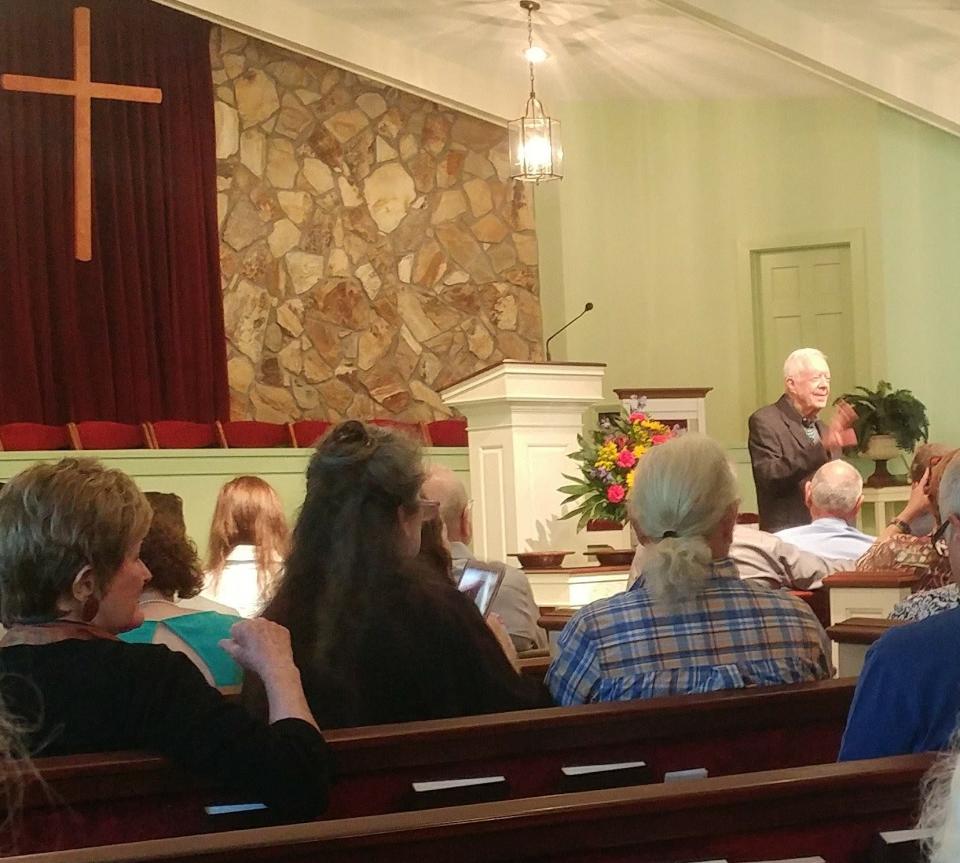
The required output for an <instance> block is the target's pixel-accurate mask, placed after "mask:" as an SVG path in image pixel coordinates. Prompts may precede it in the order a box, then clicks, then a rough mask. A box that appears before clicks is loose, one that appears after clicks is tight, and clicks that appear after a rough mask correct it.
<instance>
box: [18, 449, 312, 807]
mask: <svg viewBox="0 0 960 863" xmlns="http://www.w3.org/2000/svg"><path fill="white" fill-rule="evenodd" d="M150 519H151V512H150V506H149V504H148V503H147V501H146V499H145V498H144V496H143V494H142V493H141V492H140V490H139V489H138V488H137V487H136V485H135V484H134V482H133V480H131V479H130V478H129V477H128V476H126V475H125V474H123V473H121V472H120V471H116V470H107V469H105V468H103V467H102V466H101V465H99V464H98V463H97V462H96V461H93V460H91V459H64V460H63V461H61V462H59V463H57V464H38V465H35V466H33V467H31V468H28V469H27V470H25V471H23V472H22V473H20V474H19V475H18V476H16V477H14V478H13V479H12V480H10V482H8V483H7V485H6V487H5V488H4V489H3V491H2V492H0V613H2V617H3V622H4V624H5V625H6V626H7V627H8V632H7V634H6V636H5V637H4V639H3V641H2V642H0V696H2V699H3V701H4V703H5V704H6V705H7V707H8V708H9V710H10V712H11V714H12V715H14V716H16V717H18V718H19V720H20V722H21V724H22V727H24V728H26V729H28V731H29V745H30V748H31V750H32V752H33V754H43V755H69V754H75V753H81V752H103V751H109V750H120V749H147V750H150V751H153V752H157V753H159V754H162V755H165V756H167V757H168V758H170V759H171V760H172V761H174V762H175V763H177V764H179V765H181V766H183V767H185V768H187V769H189V770H192V771H194V772H196V773H199V774H203V775H206V776H208V777H211V778H214V779H216V780H218V781H220V782H222V783H225V784H227V785H229V786H231V787H235V788H237V789H239V790H243V791H245V792H247V793H250V794H251V795H255V798H254V799H258V800H262V801H263V802H265V803H267V804H268V805H271V806H275V807H277V808H281V809H284V810H288V811H289V812H290V813H291V814H296V815H298V816H300V815H302V816H309V815H312V814H315V813H317V812H319V811H320V810H321V809H322V808H323V806H324V804H325V800H326V795H327V787H328V781H329V763H328V756H327V751H326V745H325V743H324V740H323V737H322V736H321V734H320V732H319V731H318V729H317V725H316V722H315V721H314V719H313V717H312V716H311V714H310V711H309V709H308V707H307V704H306V700H305V698H304V695H303V689H302V688H301V685H300V676H299V673H298V672H297V668H296V666H295V665H294V664H293V659H292V655H291V652H290V641H289V634H288V633H287V632H286V631H285V630H284V629H283V627H281V626H278V625H277V624H274V623H270V622H269V621H266V620H244V621H240V622H239V623H237V624H235V625H234V627H233V630H232V633H231V639H230V640H229V641H227V642H225V643H224V646H225V649H226V650H227V651H228V652H229V653H230V655H231V656H232V657H233V658H234V659H235V660H236V661H237V662H238V663H239V664H240V665H242V666H244V667H245V668H248V669H255V670H256V673H257V674H259V675H260V676H261V677H262V678H263V679H264V680H265V686H266V693H267V700H268V702H269V721H270V723H271V724H270V725H267V724H265V723H263V722H260V721H258V720H255V719H254V718H253V717H251V716H250V715H249V714H248V713H247V712H246V711H245V710H244V709H243V708H242V707H241V706H240V705H238V704H231V703H229V702H227V701H225V700H224V698H223V696H222V695H221V694H220V693H219V692H218V691H217V690H216V689H214V688H213V687H211V686H209V685H208V684H207V682H206V681H205V680H204V678H203V675H202V674H201V673H200V671H199V670H198V669H197V668H196V666H195V665H194V664H193V663H192V662H190V660H189V659H187V657H186V656H184V655H183V654H182V653H175V652H173V651H171V650H169V649H168V648H166V647H164V646H162V645H158V644H125V643H124V642H122V641H120V640H119V639H118V638H117V635H118V634H119V633H120V632H125V631H127V630H130V629H133V628H134V627H136V626H138V625H139V624H140V623H141V622H142V621H143V612H142V611H141V609H140V607H139V606H138V600H139V599H140V594H141V592H142V590H143V588H144V586H145V585H146V584H147V583H148V582H149V580H150V573H149V572H148V571H147V569H146V567H144V565H143V564H142V563H141V562H140V559H139V554H140V543H141V542H142V540H143V538H144V536H145V535H146V533H147V528H148V527H149V525H150Z"/></svg>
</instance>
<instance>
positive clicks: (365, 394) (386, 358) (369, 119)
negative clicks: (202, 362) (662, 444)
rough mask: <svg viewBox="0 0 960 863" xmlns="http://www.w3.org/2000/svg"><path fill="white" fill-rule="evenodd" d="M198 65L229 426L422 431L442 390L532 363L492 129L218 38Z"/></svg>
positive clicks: (533, 257) (523, 286)
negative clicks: (365, 423) (207, 115)
mask: <svg viewBox="0 0 960 863" xmlns="http://www.w3.org/2000/svg"><path fill="white" fill-rule="evenodd" d="M211 59H212V65H213V79H214V84H215V87H216V97H217V101H216V124H217V159H218V162H217V172H218V177H217V189H218V192H219V194H218V204H219V220H220V240H221V242H220V260H221V268H222V273H223V276H222V278H223V291H224V312H225V319H226V329H227V339H228V362H229V376H230V393H231V412H232V414H233V417H234V418H235V419H262V420H268V421H273V422H278V421H286V420H290V419H297V418H301V417H311V418H314V417H315V418H326V419H339V418H342V417H346V416H351V417H361V418H363V417H367V418H369V417H374V416H392V417H397V418H400V419H408V420H430V419H435V418H438V417H441V416H444V415H446V414H448V413H449V411H448V409H447V408H446V407H445V406H444V405H443V404H442V402H441V401H440V399H439V397H438V396H437V391H438V390H439V389H441V388H442V387H443V386H445V385H446V384H448V383H450V382H452V381H454V380H456V379H457V378H460V377H463V376H465V375H468V374H469V373H470V372H472V371H475V370H477V369H480V368H482V367H484V366H486V365H489V364H491V363H494V362H497V361H498V360H500V359H503V358H505V357H508V358H514V359H540V358H541V356H542V347H541V338H542V334H541V322H540V301H539V283H538V275H537V240H536V235H535V233H534V223H533V213H532V196H531V195H530V192H529V189H527V188H526V187H525V186H524V185H523V184H520V183H516V184H513V183H512V182H511V181H510V180H508V179H507V164H506V130H505V129H503V128H500V127H498V126H494V125H492V124H489V123H485V122H482V121H480V120H477V119H475V118H472V117H469V116H467V115H464V114H460V113H458V112H456V111H452V110H448V109H446V108H441V107H438V106H437V105H435V104H433V103H431V102H428V101H426V100H424V99H422V98H419V97H417V96H413V95H411V94H409V93H404V92H402V91H400V90H397V89H394V88H391V87H386V86H384V85H381V84H378V83H375V82H373V81H368V80H366V79H363V78H360V77H357V76H356V75H353V74H351V73H348V72H344V71H342V70H340V69H337V68H335V67H333V66H329V65H326V64H324V63H321V62H318V61H315V60H311V59H307V58H304V57H301V56H299V55H297V54H294V53H291V52H289V51H285V50H282V49H279V48H276V47H274V46H271V45H268V44H266V43H264V42H260V41H258V40H255V39H252V38H248V37H246V36H243V35H241V34H239V33H236V32H234V31H231V30H227V29H221V28H214V29H213V32H212V36H211Z"/></svg>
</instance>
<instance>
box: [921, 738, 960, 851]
mask: <svg viewBox="0 0 960 863" xmlns="http://www.w3.org/2000/svg"><path fill="white" fill-rule="evenodd" d="M956 746H957V735H956V733H955V734H954V736H953V739H952V741H951V749H952V752H951V753H950V754H946V755H943V756H942V757H941V758H940V759H938V760H937V762H936V763H935V764H934V765H933V767H931V768H930V770H929V772H928V773H927V775H926V776H925V777H924V779H923V784H922V786H921V788H922V794H921V798H922V800H923V811H922V812H921V813H920V820H919V824H918V827H919V828H920V829H921V830H926V831H930V833H931V836H930V838H929V839H924V840H923V850H924V851H925V852H926V854H927V855H929V857H925V858H924V859H929V863H956V861H957V860H960V764H958V762H957V755H956Z"/></svg>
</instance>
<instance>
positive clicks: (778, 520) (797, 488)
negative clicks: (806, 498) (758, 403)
mask: <svg viewBox="0 0 960 863" xmlns="http://www.w3.org/2000/svg"><path fill="white" fill-rule="evenodd" d="M749 428H750V436H749V438H748V443H747V445H748V446H749V448H750V462H751V464H752V465H753V481H754V484H755V485H756V487H757V508H758V510H759V513H760V529H761V530H765V531H768V532H770V533H774V532H776V531H778V530H783V529H784V528H787V527H796V526H797V525H799V524H810V513H809V512H808V511H807V507H806V505H805V504H804V502H803V483H804V480H807V479H809V478H810V476H812V475H813V474H814V473H815V472H816V471H817V469H818V468H819V467H820V466H821V465H823V464H826V463H827V462H828V461H830V460H831V459H833V458H839V456H840V453H839V452H830V453H828V452H827V451H826V450H825V449H824V448H823V446H822V445H821V444H819V443H812V442H811V441H810V439H809V438H808V437H807V435H806V433H805V432H804V430H803V424H802V422H801V421H800V414H798V413H797V411H796V409H795V408H794V407H793V405H792V404H791V403H790V399H788V398H787V396H786V395H782V396H780V398H779V399H778V400H777V401H776V402H775V403H774V404H772V405H767V406H766V407H762V408H760V410H758V411H756V412H755V413H754V414H753V415H752V416H751V417H750V421H749ZM817 431H818V432H819V433H820V436H821V437H822V436H823V434H824V432H825V431H826V426H824V424H823V423H822V422H820V421H819V420H818V421H817Z"/></svg>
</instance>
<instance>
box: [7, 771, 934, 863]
mask: <svg viewBox="0 0 960 863" xmlns="http://www.w3.org/2000/svg"><path fill="white" fill-rule="evenodd" d="M932 760H933V756H931V755H908V756H898V757H895V758H883V759H877V760H874V761H860V762H847V763H845V764H830V765H819V766H815V767H800V768H792V769H788V770H777V771H768V772H761V773H754V774H746V775H738V776H730V777H721V778H714V779H704V780H695V781H690V782H682V783H673V784H668V785H647V786H634V787H631V788H625V789H616V790H613V791H591V792H584V793H578V794H568V795H563V796H553V797H537V798H530V799H525V800H510V801H504V802H498V803H482V804H475V805H472V806H457V807H449V808H446V809H432V810H429V811H426V812H419V813H402V814H390V815H378V816H373V817H369V818H349V819H343V820H339V821H328V822H313V823H308V824H299V825H291V826H284V827H269V828H260V829H252V830H242V831H230V832H225V833H219V834H216V835H212V836H202V837H190V838H177V839H165V840H156V841H151V842H142V843H135V844H131V845H118V846H113V847H111V848H103V847H101V848H88V849H81V850H75V851H70V852H65V853H64V852H58V853H54V854H45V855H38V856H36V857H19V858H13V859H12V860H11V863H68V861H69V863H154V861H161V860H162V861H165V863H226V861H230V863H267V861H269V863H307V861H319V860H322V861H324V863H346V861H356V860H363V861H365V863H388V861H389V863H395V861H398V860H416V861H418V863H440V861H444V863H445V861H450V860H457V861H462V863H480V861H487V863H497V861H538V863H543V861H558V863H560V861H562V863H587V861H591V863H592V861H598V860H603V861H624V863H626V861H632V863H654V861H661V863H662V861H664V860H691V859H708V858H718V857H724V858H728V859H731V860H757V859H768V860H769V859H776V858H781V859H782V858H783V857H784V855H786V854H789V855H792V856H795V857H801V856H814V855H822V856H823V857H824V858H825V859H826V860H828V861H830V863H860V861H864V860H865V859H867V854H868V851H869V848H870V846H871V845H872V843H873V841H874V837H875V835H876V834H877V833H878V832H879V831H881V830H891V829H901V828H904V827H906V826H909V825H910V824H911V823H912V821H913V819H914V816H915V811H916V808H917V801H918V795H919V785H920V781H921V778H922V776H923V774H924V773H925V772H926V770H927V769H928V768H929V766H930V764H931V763H932Z"/></svg>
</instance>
